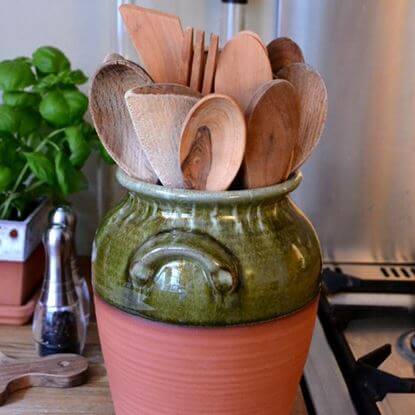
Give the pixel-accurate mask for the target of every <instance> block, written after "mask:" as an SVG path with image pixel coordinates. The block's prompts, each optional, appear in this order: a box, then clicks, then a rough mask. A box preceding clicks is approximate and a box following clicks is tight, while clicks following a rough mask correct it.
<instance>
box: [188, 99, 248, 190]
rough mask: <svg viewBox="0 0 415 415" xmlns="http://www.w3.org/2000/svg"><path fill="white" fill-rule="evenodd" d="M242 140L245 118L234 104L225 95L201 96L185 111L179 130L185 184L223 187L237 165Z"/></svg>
mask: <svg viewBox="0 0 415 415" xmlns="http://www.w3.org/2000/svg"><path fill="white" fill-rule="evenodd" d="M245 142H246V127H245V119H244V115H243V113H242V111H241V109H240V108H239V106H238V104H237V103H236V102H235V101H234V100H233V99H231V98H229V97H227V96H225V95H218V94H211V95H207V96H206V97H204V98H203V99H202V100H200V101H199V102H198V103H197V104H196V105H195V106H194V107H193V108H192V109H191V110H190V112H189V113H188V115H187V117H186V119H185V121H184V125H183V130H182V133H181V141H180V165H181V169H182V172H183V177H184V184H185V187H186V188H188V189H198V190H210V191H220V190H226V189H227V188H228V187H229V185H230V184H231V183H232V181H233V179H234V178H235V176H236V174H237V173H238V171H239V168H240V166H241V162H242V158H243V155H244V151H245Z"/></svg>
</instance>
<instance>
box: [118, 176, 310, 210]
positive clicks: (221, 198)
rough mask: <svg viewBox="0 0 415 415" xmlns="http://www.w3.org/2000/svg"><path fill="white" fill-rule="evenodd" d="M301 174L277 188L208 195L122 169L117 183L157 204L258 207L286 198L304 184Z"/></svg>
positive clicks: (208, 193) (275, 186)
mask: <svg viewBox="0 0 415 415" xmlns="http://www.w3.org/2000/svg"><path fill="white" fill-rule="evenodd" d="M302 179H303V176H302V174H301V172H299V171H297V172H294V173H293V174H292V175H291V176H290V178H289V179H288V180H286V181H285V182H282V183H279V184H276V185H274V186H268V187H261V188H257V189H247V190H230V191H225V192H206V191H200V190H187V189H171V188H168V187H165V186H160V185H156V184H150V183H145V182H142V181H139V180H136V179H133V178H131V177H130V176H128V175H127V174H126V173H124V172H123V171H122V170H121V169H118V170H117V180H118V182H119V183H120V184H121V186H123V187H125V188H126V189H128V190H129V191H131V192H133V193H136V194H138V195H140V196H141V197H145V198H148V199H152V200H154V201H157V200H159V201H161V202H162V201H164V202H174V203H181V204H192V205H198V204H200V205H207V204H212V205H221V204H232V205H237V204H257V203H263V202H267V201H269V202H272V201H275V200H278V199H281V198H283V197H286V196H287V195H289V194H290V193H291V192H293V191H294V190H295V189H296V188H297V187H298V186H299V185H300V183H301V181H302Z"/></svg>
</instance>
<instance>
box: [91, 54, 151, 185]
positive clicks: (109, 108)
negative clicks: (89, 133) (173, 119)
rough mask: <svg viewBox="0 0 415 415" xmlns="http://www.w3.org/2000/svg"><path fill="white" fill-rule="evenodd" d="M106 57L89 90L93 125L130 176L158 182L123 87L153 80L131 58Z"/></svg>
mask: <svg viewBox="0 0 415 415" xmlns="http://www.w3.org/2000/svg"><path fill="white" fill-rule="evenodd" d="M107 59H108V60H107V62H105V63H104V64H103V65H102V66H101V68H100V69H99V70H98V71H97V72H96V73H95V75H94V76H93V79H92V85H91V90H90V96H89V108H90V112H91V116H92V119H93V121H94V125H95V129H96V131H97V133H98V135H99V138H100V139H101V142H102V144H103V145H104V147H105V149H106V150H107V151H108V153H109V154H110V155H111V157H112V158H113V159H114V160H115V161H116V162H117V164H118V165H119V166H120V167H121V168H122V169H123V170H124V171H125V172H126V173H127V174H128V175H129V176H131V177H133V178H136V179H139V180H143V181H145V182H149V183H157V180H158V179H157V176H156V174H155V173H154V171H153V169H152V167H151V165H150V163H149V162H148V160H147V157H146V155H145V154H144V152H143V150H142V149H141V146H140V142H139V141H138V140H137V137H136V133H135V131H134V127H133V124H132V122H131V119H130V114H129V113H128V109H127V106H126V104H125V101H124V94H125V92H126V91H128V90H129V89H131V88H134V87H136V86H139V85H147V84H150V83H152V80H151V78H150V76H149V75H148V74H147V72H145V71H144V69H142V68H141V67H140V66H138V65H137V64H135V63H133V62H130V61H128V60H125V59H117V56H115V55H110V56H109V57H108V58H107Z"/></svg>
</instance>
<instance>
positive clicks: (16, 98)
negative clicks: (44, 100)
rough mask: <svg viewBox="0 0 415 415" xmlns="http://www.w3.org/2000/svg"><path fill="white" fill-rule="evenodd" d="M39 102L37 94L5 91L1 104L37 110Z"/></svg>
mask: <svg viewBox="0 0 415 415" xmlns="http://www.w3.org/2000/svg"><path fill="white" fill-rule="evenodd" d="M39 102H40V96H39V94H35V93H33V92H24V91H6V92H4V94H3V103H4V104H6V105H9V106H11V107H22V108H37V107H38V105H39Z"/></svg>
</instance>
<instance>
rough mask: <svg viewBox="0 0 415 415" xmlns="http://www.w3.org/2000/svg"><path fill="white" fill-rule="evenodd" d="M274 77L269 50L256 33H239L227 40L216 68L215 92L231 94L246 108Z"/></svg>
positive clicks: (243, 108)
mask: <svg viewBox="0 0 415 415" xmlns="http://www.w3.org/2000/svg"><path fill="white" fill-rule="evenodd" d="M271 80H272V70H271V65H270V63H269V60H268V56H267V53H266V51H265V50H264V48H263V47H262V46H261V44H260V42H258V40H257V39H256V38H255V37H254V36H252V35H251V34H247V33H240V34H238V35H236V36H235V37H234V38H233V39H231V40H230V41H229V42H227V43H226V45H225V47H224V48H223V50H222V52H221V54H220V56H219V59H218V65H217V68H216V75H215V92H216V93H221V94H225V95H228V96H230V97H232V98H233V99H235V101H236V102H237V103H238V104H239V105H240V106H241V108H242V110H243V111H245V110H246V108H247V106H248V104H249V102H250V100H251V98H252V95H253V94H254V92H255V91H256V89H257V88H258V87H259V86H260V85H261V84H263V83H265V82H267V81H271Z"/></svg>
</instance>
